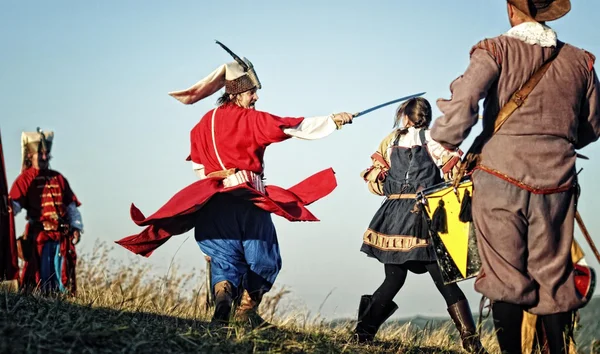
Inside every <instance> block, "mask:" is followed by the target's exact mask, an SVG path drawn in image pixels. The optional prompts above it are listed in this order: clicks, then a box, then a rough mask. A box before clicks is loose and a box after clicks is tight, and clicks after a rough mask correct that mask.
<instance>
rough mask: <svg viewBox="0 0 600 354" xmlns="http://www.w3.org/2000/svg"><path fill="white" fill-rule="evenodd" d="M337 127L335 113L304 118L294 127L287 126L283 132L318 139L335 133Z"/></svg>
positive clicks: (298, 136)
mask: <svg viewBox="0 0 600 354" xmlns="http://www.w3.org/2000/svg"><path fill="white" fill-rule="evenodd" d="M336 129H337V126H336V124H335V122H334V121H333V115H328V116H320V117H311V118H304V120H303V121H302V123H300V124H298V125H297V126H295V127H292V128H285V129H283V132H284V133H285V134H287V135H289V136H291V137H294V138H298V139H304V140H316V139H321V138H324V137H326V136H328V135H329V134H331V133H333V132H334V131H335V130H336Z"/></svg>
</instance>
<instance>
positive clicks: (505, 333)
mask: <svg viewBox="0 0 600 354" xmlns="http://www.w3.org/2000/svg"><path fill="white" fill-rule="evenodd" d="M492 317H493V318H494V327H495V329H496V336H497V338H498V344H499V345H500V350H501V351H502V353H506V354H520V353H521V325H522V322H523V309H522V308H521V306H519V305H515V304H510V303H508V302H502V301H495V302H494V303H493V304H492Z"/></svg>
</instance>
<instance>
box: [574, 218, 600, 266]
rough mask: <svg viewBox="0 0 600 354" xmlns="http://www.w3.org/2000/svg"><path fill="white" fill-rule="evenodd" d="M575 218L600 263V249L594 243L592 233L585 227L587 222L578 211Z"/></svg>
mask: <svg viewBox="0 0 600 354" xmlns="http://www.w3.org/2000/svg"><path fill="white" fill-rule="evenodd" d="M575 220H577V225H579V229H580V230H581V233H582V234H583V237H585V240H586V241H587V243H588V245H590V248H591V249H592V252H594V255H595V256H596V259H597V260H598V263H600V252H598V249H597V248H596V245H595V244H594V240H592V236H590V233H589V232H588V230H587V228H586V227H585V224H584V223H583V219H582V218H581V215H579V212H578V211H576V212H575Z"/></svg>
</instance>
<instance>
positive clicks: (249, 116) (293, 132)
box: [117, 42, 352, 326]
mask: <svg viewBox="0 0 600 354" xmlns="http://www.w3.org/2000/svg"><path fill="white" fill-rule="evenodd" d="M217 43H218V42H217ZM218 44H219V45H221V46H222V47H223V48H224V49H225V50H226V51H228V52H229V53H230V54H231V55H232V56H233V57H234V59H235V61H234V62H231V63H227V64H224V65H221V66H220V67H219V68H217V69H216V70H215V71H213V72H212V73H211V74H210V75H208V76H207V77H206V78H204V79H203V80H201V81H199V82H198V83H197V84H195V85H194V86H192V87H191V88H189V89H187V90H184V91H178V92H172V93H170V95H171V96H173V97H175V98H176V99H177V100H179V101H181V102H182V103H184V104H193V103H195V102H198V101H199V100H201V99H203V98H205V97H208V96H210V95H212V94H213V93H215V92H217V91H218V90H220V89H221V88H223V87H225V93H224V94H223V95H222V96H221V97H220V98H219V99H218V102H217V103H218V107H217V108H215V109H213V110H211V111H209V112H208V113H206V114H205V115H204V117H202V119H201V120H200V122H199V123H198V124H197V125H196V126H195V127H194V128H193V129H192V131H191V136H190V140H191V153H190V156H189V157H188V160H191V161H192V163H193V166H194V170H195V171H196V172H197V174H198V175H199V177H200V181H197V182H195V183H193V184H191V185H189V186H188V187H186V188H184V189H183V190H181V191H180V192H179V193H177V194H176V195H175V196H173V197H172V198H171V200H170V201H168V202H167V203H166V204H165V205H164V206H163V207H162V208H160V209H159V210H158V211H157V212H156V213H154V214H153V215H152V216H150V217H147V218H146V217H145V216H144V215H143V214H142V213H141V212H140V211H139V210H138V209H137V208H135V206H132V208H131V216H132V219H133V220H134V222H135V223H136V224H138V225H141V226H147V228H146V229H145V230H144V231H143V232H141V233H140V234H138V235H133V236H130V237H127V238H124V239H122V240H120V241H118V242H117V243H119V244H120V245H122V246H123V247H126V248H127V249H129V250H131V251H132V252H134V253H137V254H141V255H144V256H149V255H150V254H151V253H152V252H153V251H154V249H156V248H157V247H159V246H160V245H162V244H163V243H164V242H166V240H167V239H168V238H169V237H171V236H172V235H177V234H181V233H184V232H186V231H188V230H190V229H191V228H195V236H196V240H197V242H198V244H199V246H200V249H201V250H202V251H203V252H204V253H205V254H206V255H208V256H209V257H210V259H211V265H212V267H211V268H212V281H211V283H212V284H213V289H212V291H214V295H215V306H216V308H215V313H214V315H213V322H216V323H227V322H228V321H229V317H230V314H231V310H232V306H233V300H234V298H236V297H238V296H240V297H241V303H240V306H239V307H238V313H237V315H238V316H239V317H241V319H242V320H244V321H249V322H250V324H251V325H253V326H257V325H262V324H264V323H265V322H264V320H263V319H262V318H260V316H259V315H258V313H257V309H258V306H259V304H260V302H261V300H262V297H263V295H264V294H265V293H266V292H268V291H269V290H270V289H271V287H272V285H273V283H274V282H275V279H276V277H277V274H278V273H279V271H280V269H281V257H280V253H279V244H278V241H277V233H276V231H275V227H274V225H273V222H272V220H271V213H275V214H277V215H279V216H282V217H284V218H286V219H288V220H290V221H318V219H317V218H316V217H315V216H314V215H313V214H312V213H311V212H310V211H308V209H306V205H308V204H310V203H312V202H314V201H316V200H318V199H320V198H322V197H324V196H326V195H327V194H329V193H330V192H331V191H332V190H333V189H334V188H335V186H336V181H335V176H334V173H333V170H331V169H327V170H324V171H321V172H319V173H317V174H316V175H313V176H311V177H309V178H308V179H306V180H304V181H302V182H301V183H299V184H297V185H296V186H294V187H292V188H289V189H283V188H281V187H277V186H273V185H265V184H264V163H263V156H264V153H265V149H266V148H267V146H269V145H270V144H273V143H278V142H282V141H284V140H287V139H289V138H291V137H296V138H301V139H307V140H311V139H319V138H323V137H325V136H328V135H329V134H331V133H332V132H334V131H335V130H337V129H340V128H341V126H342V125H344V124H347V123H351V122H352V115H351V114H349V113H338V114H331V115H328V116H320V117H312V118H304V117H294V118H292V117H279V116H276V115H273V114H270V113H266V112H260V111H257V110H255V109H254V105H255V103H256V101H257V100H258V94H257V90H258V89H260V88H261V84H260V81H259V80H258V77H257V75H256V72H255V70H254V68H253V66H252V63H251V62H250V61H249V60H248V59H246V58H244V59H241V58H239V57H238V56H237V55H235V54H234V53H232V52H231V51H230V50H229V49H227V48H226V47H225V46H223V45H222V44H221V43H218ZM242 290H245V291H242ZM242 293H243V294H242Z"/></svg>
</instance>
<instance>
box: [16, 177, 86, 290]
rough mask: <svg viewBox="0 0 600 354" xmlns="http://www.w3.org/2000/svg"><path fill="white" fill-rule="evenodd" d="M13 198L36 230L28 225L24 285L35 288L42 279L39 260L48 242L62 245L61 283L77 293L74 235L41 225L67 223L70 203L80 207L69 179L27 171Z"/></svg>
mask: <svg viewBox="0 0 600 354" xmlns="http://www.w3.org/2000/svg"><path fill="white" fill-rule="evenodd" d="M10 198H11V199H12V200H14V201H16V202H18V203H19V205H21V207H22V208H23V209H26V210H27V218H28V219H29V220H33V221H35V222H36V223H35V225H34V226H30V224H27V228H26V230H25V233H26V234H27V236H28V239H29V241H30V242H32V243H31V245H32V246H33V248H32V249H31V251H32V253H31V254H28V255H27V256H28V257H27V261H25V262H24V263H23V269H22V270H21V279H20V282H21V285H22V286H23V287H26V288H30V289H32V288H35V287H36V286H37V284H39V282H40V280H41V278H40V264H39V263H40V257H41V255H42V249H43V248H44V244H45V243H46V242H47V241H49V240H53V241H57V242H59V243H60V253H61V255H62V256H63V262H64V266H63V267H62V274H61V279H62V283H63V284H65V285H67V286H68V287H69V289H70V290H71V292H72V293H75V289H76V283H75V264H76V262H77V254H76V252H75V246H74V245H73V243H72V242H71V241H72V234H71V233H69V234H63V233H61V232H59V231H44V229H43V228H42V226H41V225H40V223H42V222H51V223H56V220H57V219H58V218H60V219H62V220H63V221H65V222H66V221H68V220H66V219H67V215H66V214H67V206H68V205H69V204H71V203H75V205H77V206H80V205H81V203H80V202H79V200H78V199H77V197H76V196H75V193H73V191H72V190H71V187H70V186H69V183H68V182H67V180H66V178H65V177H64V176H63V175H62V174H60V173H59V172H57V171H54V170H49V169H47V170H37V169H35V168H31V167H30V168H28V169H26V170H25V171H23V172H22V173H21V174H20V175H19V176H18V177H17V179H16V181H15V183H13V185H12V187H11V189H10Z"/></svg>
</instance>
